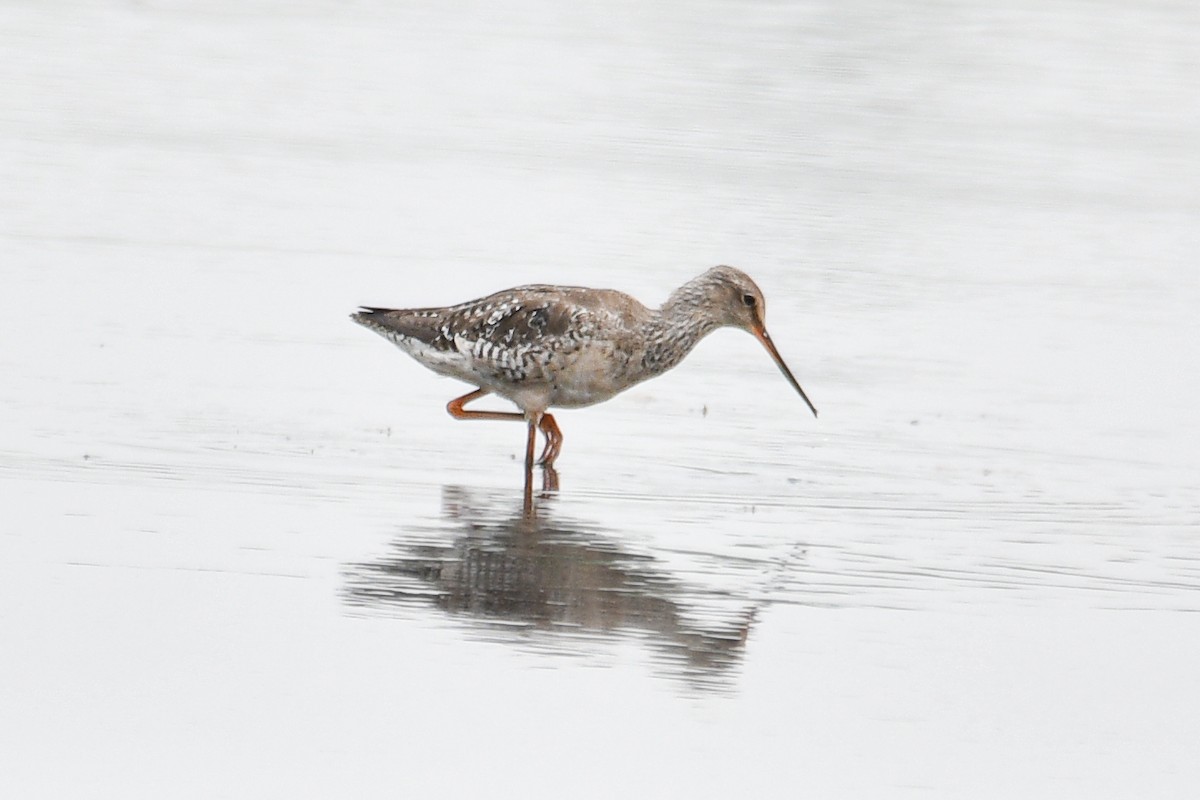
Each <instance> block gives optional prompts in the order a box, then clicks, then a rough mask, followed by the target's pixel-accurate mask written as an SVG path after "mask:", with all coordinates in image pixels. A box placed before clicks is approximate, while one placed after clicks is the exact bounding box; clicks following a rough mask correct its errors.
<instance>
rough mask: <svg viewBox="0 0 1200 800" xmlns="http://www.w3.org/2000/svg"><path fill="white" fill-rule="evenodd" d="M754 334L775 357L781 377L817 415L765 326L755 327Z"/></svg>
mask: <svg viewBox="0 0 1200 800" xmlns="http://www.w3.org/2000/svg"><path fill="white" fill-rule="evenodd" d="M753 333H754V336H755V337H756V338H757V339H758V340H759V341H760V342H762V343H763V347H765V348H767V352H768V353H770V354H771V358H773V359H775V365H776V366H777V367H779V371H780V372H782V373H783V377H785V378H787V379H788V383H790V384H791V385H792V386H793V387H795V389H796V391H797V392H799V393H800V396H801V397H803V398H804V402H805V403H807V404H808V407H809V409H810V410H811V411H812V412H813V416H814V417H815V416H817V407H816V406H814V405H813V404H812V400H809V399H808V395H806V394H805V393H804V390H803V389H801V388H800V382H799V381H798V380H796V376H795V375H793V374H792V371H791V370H790V369H788V365H787V364H785V363H783V356H781V355H779V351H778V350H776V349H775V343H774V342H773V341H771V337H770V336H769V335H768V334H767V329H766V328H757V329H756V330H754V331H753Z"/></svg>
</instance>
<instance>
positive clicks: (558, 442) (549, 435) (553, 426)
mask: <svg viewBox="0 0 1200 800" xmlns="http://www.w3.org/2000/svg"><path fill="white" fill-rule="evenodd" d="M538 427H539V428H541V430H542V433H544V434H545V435H546V448H545V449H544V450H542V456H541V458H539V459H538V462H537V463H539V464H541V465H542V466H543V467H550V468H553V467H554V459H556V458H558V454H559V452H560V451H561V450H562V442H563V435H562V431H560V430H559V429H558V423H557V422H555V421H554V417H553V416H551V415H550V414H543V415H542V421H541V422H539V423H538Z"/></svg>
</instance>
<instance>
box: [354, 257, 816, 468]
mask: <svg viewBox="0 0 1200 800" xmlns="http://www.w3.org/2000/svg"><path fill="white" fill-rule="evenodd" d="M766 310H767V309H766V300H765V299H764V297H763V293H762V290H761V289H759V288H758V285H757V284H755V283H754V281H753V280H751V279H750V276H749V275H747V274H746V273H744V272H742V271H741V270H740V269H736V268H734V267H730V266H724V265H722V266H717V267H713V268H712V269H709V270H707V271H706V272H704V273H702V274H701V275H699V276H697V277H695V278H693V279H692V280H690V281H688V282H687V283H685V284H683V285H682V286H680V287H679V288H678V289H676V290H675V291H674V292H672V293H671V295H670V296H669V297H668V298H667V300H666V302H664V303H663V304H662V305H661V306H660V307H659V308H656V309H654V308H648V307H646V306H644V305H642V303H640V302H638V301H637V300H636V299H634V298H633V297H631V296H629V295H627V294H625V293H623V292H619V291H615V290H612V289H592V288H587V287H582V286H556V285H550V284H531V285H527V286H517V287H515V288H512V289H505V290H503V291H499V292H496V293H494V294H490V295H488V296H486V297H481V298H479V299H477V300H469V301H467V302H465V303H460V304H458V305H453V306H445V307H430V308H405V309H394V308H376V307H373V306H361V307H360V308H359V309H358V311H356V312H355V313H353V314H351V315H350V318H351V319H352V320H354V321H355V322H357V323H358V324H360V325H362V326H364V327H366V328H368V329H369V330H371V331H374V332H375V333H377V334H379V335H380V336H382V337H384V338H385V339H387V340H388V341H389V342H391V343H392V344H394V345H396V346H397V347H399V348H400V349H401V350H403V351H404V352H406V353H408V354H409V355H410V356H412V357H413V358H414V359H416V360H417V361H418V362H420V363H421V364H423V365H424V366H426V367H428V368H429V369H431V370H433V371H434V372H436V373H438V374H440V375H446V376H449V377H451V378H457V379H459V380H461V381H465V382H466V383H468V384H470V385H473V386H476V387H478V388H476V389H474V390H473V391H470V392H467V393H466V394H464V395H462V396H461V397H456V398H454V399H453V400H451V401H450V402H449V403H448V404H447V405H446V410H447V411H448V412H449V413H450V416H452V417H454V418H455V419H475V420H516V421H523V422H525V424H526V426H527V435H526V446H525V471H526V475H527V476H528V475H529V474H530V473H531V471H532V469H533V466H534V463H535V462H534V457H533V454H534V450H535V447H536V442H537V432H538V431H539V430H540V431H541V432H542V434H543V436H544V437H545V446H544V448H543V450H542V453H541V456H540V457H539V458H538V460H537V462H536V463H538V464H540V465H541V466H543V467H544V468H546V469H547V470H553V468H554V462H555V461H556V460H557V458H558V456H559V454H560V452H561V451H562V443H563V435H562V431H561V430H560V429H559V427H558V424H557V422H556V421H555V419H554V416H553V415H551V414H550V413H549V409H551V408H583V407H585V406H591V405H595V404H596V403H601V402H603V401H605V400H608V399H610V398H611V397H613V396H614V395H617V394H619V393H620V392H623V391H625V390H626V389H628V388H630V387H631V386H635V385H637V384H639V383H641V382H642V381H645V380H647V379H649V378H653V377H655V376H657V375H661V374H662V373H664V372H666V371H667V370H669V369H671V368H673V367H675V366H677V365H678V364H679V363H680V362H681V361H682V360H683V359H684V357H685V356H687V354H688V353H690V352H691V351H692V349H693V348H694V347H695V346H696V345H697V344H698V343H699V342H700V340H701V339H703V338H704V337H705V336H707V335H708V334H709V333H712V332H713V331H714V330H716V329H718V328H722V327H734V328H740V329H742V330H744V331H747V332H749V333H751V334H753V335H754V337H755V338H756V339H758V341H759V342H761V343H762V345H763V347H765V348H766V350H767V352H768V353H769V354H770V356H771V358H772V359H773V360H774V361H775V364H776V366H778V367H779V370H780V372H782V373H783V376H784V377H785V378H787V381H788V383H790V384H791V385H792V387H793V388H795V390H796V391H797V392H798V393H799V394H800V397H801V398H802V399H803V400H804V402H805V403H806V404H807V405H808V408H809V409H810V410H811V411H812V413H813V416H814V417H815V416H816V415H817V409H816V407H815V406H814V405H813V404H812V401H811V400H809V399H808V395H807V394H805V393H804V389H802V388H801V387H800V383H799V381H797V380H796V377H795V376H794V375H793V374H792V371H791V370H790V369H789V368H788V366H787V364H786V363H785V362H784V360H783V357H782V356H780V354H779V351H778V350H777V349H776V347H775V343H774V341H773V340H772V339H771V337H770V335H769V334H768V333H767V328H766V321H765V320H766ZM490 394H495V395H498V396H500V397H503V398H505V399H507V400H510V401H511V402H512V403H513V404H514V405H516V407H517V408H518V409H520V411H519V412H515V411H477V410H472V409H468V408H466V405H467V404H468V403H471V402H473V401H475V400H478V399H479V398H481V397H485V396H487V395H490Z"/></svg>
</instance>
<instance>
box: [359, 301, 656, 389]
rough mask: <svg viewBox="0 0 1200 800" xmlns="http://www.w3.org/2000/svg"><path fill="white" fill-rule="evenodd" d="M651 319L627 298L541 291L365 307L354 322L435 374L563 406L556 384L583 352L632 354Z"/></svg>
mask: <svg viewBox="0 0 1200 800" xmlns="http://www.w3.org/2000/svg"><path fill="white" fill-rule="evenodd" d="M649 313H650V312H649V311H648V310H647V309H646V308H645V307H644V306H642V304H641V303H639V302H637V301H636V300H634V299H633V298H631V297H629V296H628V295H625V294H622V293H621V292H616V291H612V290H606V289H587V288H582V287H576V286H552V285H546V284H534V285H529V286H519V287H516V288H513V289H507V290H505V291H501V292H496V293H495V294H492V295H488V296H487V297H481V298H479V299H478V300H472V301H469V302H466V303H460V304H458V305H454V306H447V307H444V308H414V309H385V308H363V309H361V310H360V311H359V312H358V313H356V314H354V315H352V318H353V319H354V321H355V322H357V323H359V324H360V325H363V326H365V327H367V328H370V329H371V330H373V331H375V332H376V333H378V334H380V335H381V336H383V337H385V338H386V339H388V340H389V341H391V342H393V343H394V344H396V345H397V346H398V347H400V348H401V349H403V350H404V351H405V352H407V353H408V354H409V355H411V356H412V357H413V358H415V359H417V360H418V361H420V362H421V363H422V364H424V365H425V366H427V367H429V368H430V369H432V370H434V371H435V372H438V373H440V374H443V375H449V376H451V377H455V378H459V379H461V380H464V381H467V382H469V383H474V384H476V385H479V386H481V387H485V388H488V389H491V390H492V391H495V392H496V393H497V394H500V395H502V396H506V397H514V395H515V394H517V393H519V392H521V391H534V390H538V391H541V390H545V391H547V392H549V395H548V400H547V402H551V403H555V398H554V397H553V389H554V385H555V384H556V382H558V381H559V379H560V378H561V376H562V373H563V370H566V369H569V367H570V365H571V364H572V363H573V362H574V360H575V359H578V358H579V357H580V355H581V352H582V351H585V350H588V349H589V348H595V347H596V346H600V347H603V348H604V350H605V351H607V352H610V353H611V352H620V351H621V350H622V349H628V342H630V341H633V339H634V338H635V333H634V331H635V330H636V328H637V327H638V325H639V324H641V323H642V322H643V321H644V319H645V318H646V316H647V315H648V314H649ZM555 404H557V403H555ZM572 404H575V403H572Z"/></svg>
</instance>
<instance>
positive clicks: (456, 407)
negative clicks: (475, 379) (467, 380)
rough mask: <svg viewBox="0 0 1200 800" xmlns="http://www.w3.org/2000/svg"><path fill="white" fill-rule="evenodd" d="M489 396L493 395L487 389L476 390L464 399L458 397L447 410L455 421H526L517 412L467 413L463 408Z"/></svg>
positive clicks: (447, 406)
mask: <svg viewBox="0 0 1200 800" xmlns="http://www.w3.org/2000/svg"><path fill="white" fill-rule="evenodd" d="M488 394H491V392H490V391H488V390H487V389H476V390H475V391H473V392H468V393H467V394H464V395H463V396H462V397H456V398H454V399H453V400H451V401H450V402H449V403H447V404H446V410H447V411H449V412H450V416H452V417H454V418H455V419H520V420H523V419H525V415H524V414H518V413H517V412H515V411H467V410H466V409H465V408H463V406H465V405H466V404H467V403H470V402H471V401H473V400H478V399H479V398H481V397H483V396H484V395H488Z"/></svg>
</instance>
